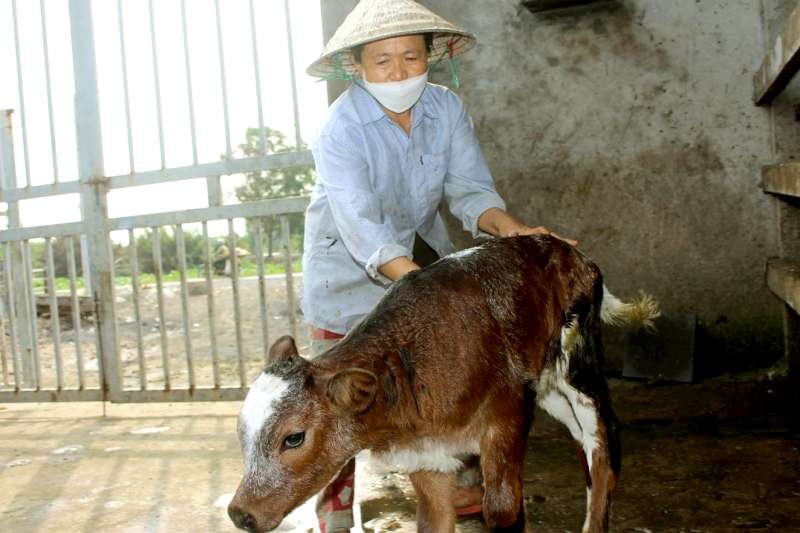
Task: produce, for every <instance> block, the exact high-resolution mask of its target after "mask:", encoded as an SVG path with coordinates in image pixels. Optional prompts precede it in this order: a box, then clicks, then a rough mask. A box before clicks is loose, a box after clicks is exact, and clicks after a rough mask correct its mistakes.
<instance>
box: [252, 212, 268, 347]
mask: <svg viewBox="0 0 800 533" xmlns="http://www.w3.org/2000/svg"><path fill="white" fill-rule="evenodd" d="M251 223H252V224H253V243H254V246H253V252H255V254H256V268H257V271H258V301H259V304H260V305H259V308H260V310H261V334H262V336H263V342H264V358H265V360H266V357H267V354H268V353H269V315H268V314H267V285H266V279H265V278H264V249H263V236H262V234H261V227H262V226H263V224H264V219H263V218H254V219H252V220H251Z"/></svg>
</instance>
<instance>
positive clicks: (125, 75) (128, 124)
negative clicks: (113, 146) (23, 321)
mask: <svg viewBox="0 0 800 533" xmlns="http://www.w3.org/2000/svg"><path fill="white" fill-rule="evenodd" d="M117 21H118V24H119V49H120V58H121V59H122V64H121V67H122V87H123V91H124V92H123V94H124V96H125V126H126V127H127V131H128V161H129V163H128V164H129V165H130V167H129V168H130V171H131V173H133V172H135V168H136V163H135V158H134V155H133V154H134V152H133V132H132V128H131V104H130V97H129V87H128V57H127V56H128V55H127V54H126V53H125V22H124V21H123V16H122V0H117Z"/></svg>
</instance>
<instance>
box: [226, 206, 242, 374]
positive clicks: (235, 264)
mask: <svg viewBox="0 0 800 533" xmlns="http://www.w3.org/2000/svg"><path fill="white" fill-rule="evenodd" d="M228 252H229V257H230V259H229V261H230V262H231V287H232V288H233V319H234V326H235V329H236V356H237V358H238V362H239V384H240V385H241V386H242V387H244V386H245V384H246V383H245V381H246V379H247V378H246V372H245V367H244V353H243V350H242V348H243V346H242V345H243V342H242V320H241V318H242V311H241V305H240V298H239V258H238V257H236V232H234V231H233V219H232V218H229V219H228Z"/></svg>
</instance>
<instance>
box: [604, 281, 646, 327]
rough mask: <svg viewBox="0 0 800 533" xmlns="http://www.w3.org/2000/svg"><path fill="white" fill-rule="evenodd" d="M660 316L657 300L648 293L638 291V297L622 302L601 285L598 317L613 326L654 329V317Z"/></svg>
mask: <svg viewBox="0 0 800 533" xmlns="http://www.w3.org/2000/svg"><path fill="white" fill-rule="evenodd" d="M659 316H661V310H660V309H659V307H658V302H657V301H656V300H655V299H654V298H653V297H652V296H651V295H649V294H645V293H644V292H640V293H639V297H638V298H636V299H635V300H634V301H632V302H630V303H626V302H623V301H622V300H620V299H619V298H617V297H616V296H614V295H613V294H611V291H609V290H608V288H607V287H606V286H605V285H603V304H602V305H601V306H600V318H601V319H602V321H603V322H605V323H606V324H611V325H613V326H630V327H640V328H645V329H649V330H654V329H655V323H654V322H653V321H654V320H655V319H656V318H658V317H659Z"/></svg>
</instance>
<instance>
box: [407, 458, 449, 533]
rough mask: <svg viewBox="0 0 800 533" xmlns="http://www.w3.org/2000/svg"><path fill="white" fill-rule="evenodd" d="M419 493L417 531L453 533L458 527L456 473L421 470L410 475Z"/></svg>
mask: <svg viewBox="0 0 800 533" xmlns="http://www.w3.org/2000/svg"><path fill="white" fill-rule="evenodd" d="M409 478H410V479H411V484H412V485H413V486H414V490H415V491H416V493H417V531H419V532H420V533H452V532H453V531H455V528H456V512H455V509H454V508H453V493H454V492H455V489H456V476H455V474H443V473H441V472H432V471H428V470H420V471H419V472H414V473H413V474H410V475H409Z"/></svg>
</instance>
